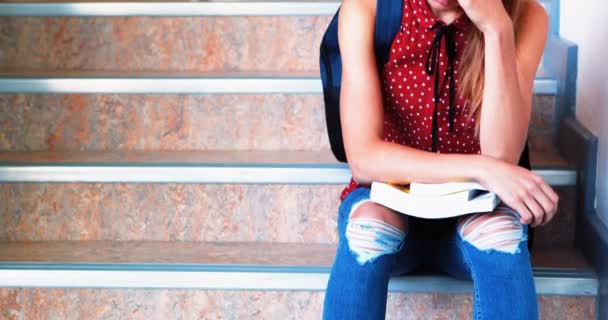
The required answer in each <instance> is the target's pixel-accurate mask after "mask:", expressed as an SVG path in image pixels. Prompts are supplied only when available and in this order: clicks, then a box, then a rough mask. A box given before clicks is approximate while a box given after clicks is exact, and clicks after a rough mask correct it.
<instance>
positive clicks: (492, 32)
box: [481, 16, 514, 41]
mask: <svg viewBox="0 0 608 320" xmlns="http://www.w3.org/2000/svg"><path fill="white" fill-rule="evenodd" d="M481 32H482V33H483V36H484V38H485V39H486V41H488V40H490V39H501V38H504V37H505V36H509V35H511V36H512V35H513V34H514V30H513V21H511V18H510V17H509V16H506V17H505V18H503V19H501V20H500V21H495V22H493V23H490V24H488V25H487V26H486V27H485V28H484V29H482V30H481Z"/></svg>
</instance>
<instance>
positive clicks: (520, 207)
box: [511, 201, 534, 224]
mask: <svg viewBox="0 0 608 320" xmlns="http://www.w3.org/2000/svg"><path fill="white" fill-rule="evenodd" d="M511 208H513V209H515V211H517V213H519V215H520V219H519V222H521V223H522V224H529V223H530V222H532V221H533V219H534V216H533V215H532V213H530V210H528V208H527V207H526V205H524V203H523V202H522V201H517V202H515V203H514V204H513V205H511Z"/></svg>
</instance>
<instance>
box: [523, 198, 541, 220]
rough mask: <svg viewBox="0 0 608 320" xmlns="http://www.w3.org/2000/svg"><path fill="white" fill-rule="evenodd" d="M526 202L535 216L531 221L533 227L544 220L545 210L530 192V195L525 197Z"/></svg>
mask: <svg viewBox="0 0 608 320" xmlns="http://www.w3.org/2000/svg"><path fill="white" fill-rule="evenodd" d="M524 204H525V205H526V207H528V209H529V210H530V213H531V214H532V216H533V219H532V220H533V221H532V222H531V223H530V224H531V225H532V227H536V226H538V225H539V224H540V223H541V222H542V221H543V216H544V215H545V210H543V208H542V207H541V206H540V205H539V204H538V202H537V201H536V199H535V198H534V197H533V196H532V195H530V194H528V196H527V197H526V198H525V199H524Z"/></svg>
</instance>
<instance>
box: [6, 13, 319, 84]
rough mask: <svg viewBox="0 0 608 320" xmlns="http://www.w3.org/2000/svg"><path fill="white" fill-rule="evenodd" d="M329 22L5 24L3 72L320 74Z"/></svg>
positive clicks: (20, 20) (45, 20)
mask: <svg viewBox="0 0 608 320" xmlns="http://www.w3.org/2000/svg"><path fill="white" fill-rule="evenodd" d="M330 19H331V17H330V16H296V17H293V16H269V17H259V16H258V17H95V18H78V17H3V18H2V19H0V40H2V41H0V68H15V67H17V68H34V69H68V70H112V71H115V70H122V71H178V70H188V71H228V70H230V71H235V70H240V71H251V70H263V71H281V72H285V71H317V70H319V45H320V43H321V37H322V36H323V32H324V30H325V28H327V25H328V24H329V21H330Z"/></svg>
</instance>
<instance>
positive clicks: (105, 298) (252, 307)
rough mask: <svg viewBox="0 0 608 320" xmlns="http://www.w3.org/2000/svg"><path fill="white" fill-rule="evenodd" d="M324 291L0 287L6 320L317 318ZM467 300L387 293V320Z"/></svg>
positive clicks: (578, 311) (590, 312)
mask: <svg viewBox="0 0 608 320" xmlns="http://www.w3.org/2000/svg"><path fill="white" fill-rule="evenodd" d="M324 295H325V293H324V292H306V291H300V292H293V291H205V290H112V289H97V290H95V289H0V307H1V308H0V309H1V310H2V311H1V312H2V314H0V315H1V316H2V317H4V318H7V319H55V318H57V319H68V318H69V319H85V318H88V319H122V318H125V317H126V318H129V319H319V318H320V317H321V314H322V312H323V298H324ZM538 302H539V311H540V319H551V320H561V319H564V320H565V319H572V320H574V319H576V320H587V319H589V320H591V319H595V298H594V297H561V296H540V297H539V299H538ZM472 304H473V302H472V296H471V295H465V294H458V295H457V294H411V293H409V294H408V293H392V292H391V293H389V296H388V301H387V312H386V315H387V317H386V318H387V319H454V320H457V319H469V318H470V317H471V313H472V308H473V307H472Z"/></svg>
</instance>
